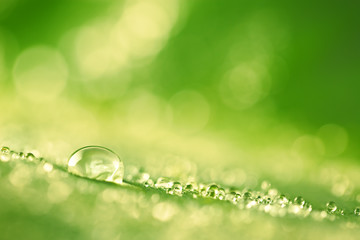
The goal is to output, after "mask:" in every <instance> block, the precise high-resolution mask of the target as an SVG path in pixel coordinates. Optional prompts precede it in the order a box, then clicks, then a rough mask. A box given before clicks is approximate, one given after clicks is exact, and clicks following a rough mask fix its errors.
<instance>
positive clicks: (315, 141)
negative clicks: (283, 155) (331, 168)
mask: <svg viewBox="0 0 360 240" xmlns="http://www.w3.org/2000/svg"><path fill="white" fill-rule="evenodd" d="M292 150H293V152H295V153H297V154H299V155H300V156H301V157H302V159H303V160H307V161H308V160H319V158H321V157H322V156H323V155H324V153H325V149H324V144H323V142H322V141H321V139H320V138H318V137H315V136H311V135H304V136H301V137H299V138H297V139H296V140H295V142H294V144H293V147H292Z"/></svg>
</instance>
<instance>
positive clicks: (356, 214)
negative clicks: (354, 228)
mask: <svg viewBox="0 0 360 240" xmlns="http://www.w3.org/2000/svg"><path fill="white" fill-rule="evenodd" d="M354 214H355V216H360V207H357V208H355V209H354Z"/></svg>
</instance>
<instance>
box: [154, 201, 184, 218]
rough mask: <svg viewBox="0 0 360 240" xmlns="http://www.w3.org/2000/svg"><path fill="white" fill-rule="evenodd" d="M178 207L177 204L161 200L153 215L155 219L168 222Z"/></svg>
mask: <svg viewBox="0 0 360 240" xmlns="http://www.w3.org/2000/svg"><path fill="white" fill-rule="evenodd" d="M177 211H178V209H177V208H176V206H175V205H173V204H170V203H166V202H161V203H158V204H156V205H155V206H154V208H153V211H152V215H153V217H154V218H155V219H157V220H159V221H162V222H166V221H169V220H170V219H171V218H172V217H173V216H174V215H175V214H176V213H177Z"/></svg>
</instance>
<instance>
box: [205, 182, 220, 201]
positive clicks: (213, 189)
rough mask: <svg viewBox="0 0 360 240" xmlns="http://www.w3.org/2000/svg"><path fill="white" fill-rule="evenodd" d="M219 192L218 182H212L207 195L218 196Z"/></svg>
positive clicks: (210, 196)
mask: <svg viewBox="0 0 360 240" xmlns="http://www.w3.org/2000/svg"><path fill="white" fill-rule="evenodd" d="M218 194H219V187H218V186H217V185H216V184H211V185H209V186H208V187H207V189H206V197H209V198H214V199H215V198H217V197H218Z"/></svg>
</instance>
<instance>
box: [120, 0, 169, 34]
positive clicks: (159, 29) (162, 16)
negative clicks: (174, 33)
mask: <svg viewBox="0 0 360 240" xmlns="http://www.w3.org/2000/svg"><path fill="white" fill-rule="evenodd" d="M169 20H170V17H169V16H168V13H167V12H166V10H165V9H164V8H163V7H162V6H161V5H160V4H157V1H137V2H136V3H135V4H134V5H131V6H129V7H128V8H127V9H126V11H125V13H124V21H125V24H126V26H127V28H128V29H129V30H130V31H131V32H132V33H133V34H134V35H136V36H137V37H139V38H144V39H157V38H160V37H162V36H163V35H165V34H168V31H169V30H170V28H171V21H169Z"/></svg>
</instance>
